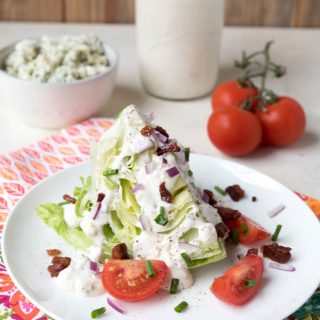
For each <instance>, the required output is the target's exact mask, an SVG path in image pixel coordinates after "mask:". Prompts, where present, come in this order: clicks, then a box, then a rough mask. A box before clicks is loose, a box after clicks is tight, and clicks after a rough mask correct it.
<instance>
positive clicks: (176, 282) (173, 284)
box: [170, 278, 179, 294]
mask: <svg viewBox="0 0 320 320" xmlns="http://www.w3.org/2000/svg"><path fill="white" fill-rule="evenodd" d="M178 285H179V279H177V278H172V280H171V286H170V293H171V294H175V293H177V291H178Z"/></svg>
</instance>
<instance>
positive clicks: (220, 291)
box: [211, 255, 263, 305]
mask: <svg viewBox="0 0 320 320" xmlns="http://www.w3.org/2000/svg"><path fill="white" fill-rule="evenodd" d="M262 276H263V259H262V258H261V257H259V256H256V255H250V256H246V257H244V258H243V259H241V260H240V261H239V262H237V263H236V264H235V265H233V266H232V267H231V268H230V269H228V270H227V271H226V272H225V273H224V275H223V276H222V277H219V278H216V279H214V281H213V284H212V286H211V292H212V293H213V294H214V295H215V296H216V297H217V298H218V299H219V300H221V301H224V302H226V303H230V304H234V305H243V304H245V303H247V302H248V301H249V300H251V299H252V298H253V297H254V296H255V295H256V293H257V292H258V290H259V288H260V287H261V283H262ZM249 280H251V281H254V282H255V285H254V286H246V285H245V283H246V281H249Z"/></svg>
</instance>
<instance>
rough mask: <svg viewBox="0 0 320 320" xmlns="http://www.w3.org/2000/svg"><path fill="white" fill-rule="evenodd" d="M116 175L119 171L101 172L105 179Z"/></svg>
mask: <svg viewBox="0 0 320 320" xmlns="http://www.w3.org/2000/svg"><path fill="white" fill-rule="evenodd" d="M118 173H119V169H109V170H104V171H103V175H104V176H105V177H110V176H114V175H116V174H118Z"/></svg>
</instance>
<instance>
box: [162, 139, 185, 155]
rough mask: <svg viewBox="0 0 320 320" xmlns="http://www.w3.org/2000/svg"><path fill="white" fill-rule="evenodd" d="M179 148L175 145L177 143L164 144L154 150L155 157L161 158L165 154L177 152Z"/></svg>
mask: <svg viewBox="0 0 320 320" xmlns="http://www.w3.org/2000/svg"><path fill="white" fill-rule="evenodd" d="M179 151H181V148H180V147H179V146H178V145H177V142H172V143H170V144H165V145H163V146H162V147H158V148H157V150H156V154H157V156H161V155H163V154H165V153H167V152H179Z"/></svg>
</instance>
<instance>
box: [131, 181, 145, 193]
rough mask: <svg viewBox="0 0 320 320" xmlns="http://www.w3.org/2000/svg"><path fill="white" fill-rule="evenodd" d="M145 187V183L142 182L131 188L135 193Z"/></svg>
mask: <svg viewBox="0 0 320 320" xmlns="http://www.w3.org/2000/svg"><path fill="white" fill-rule="evenodd" d="M141 189H143V185H142V184H141V183H137V184H136V185H135V186H134V187H133V188H132V189H131V193H135V192H137V191H138V190H141Z"/></svg>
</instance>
